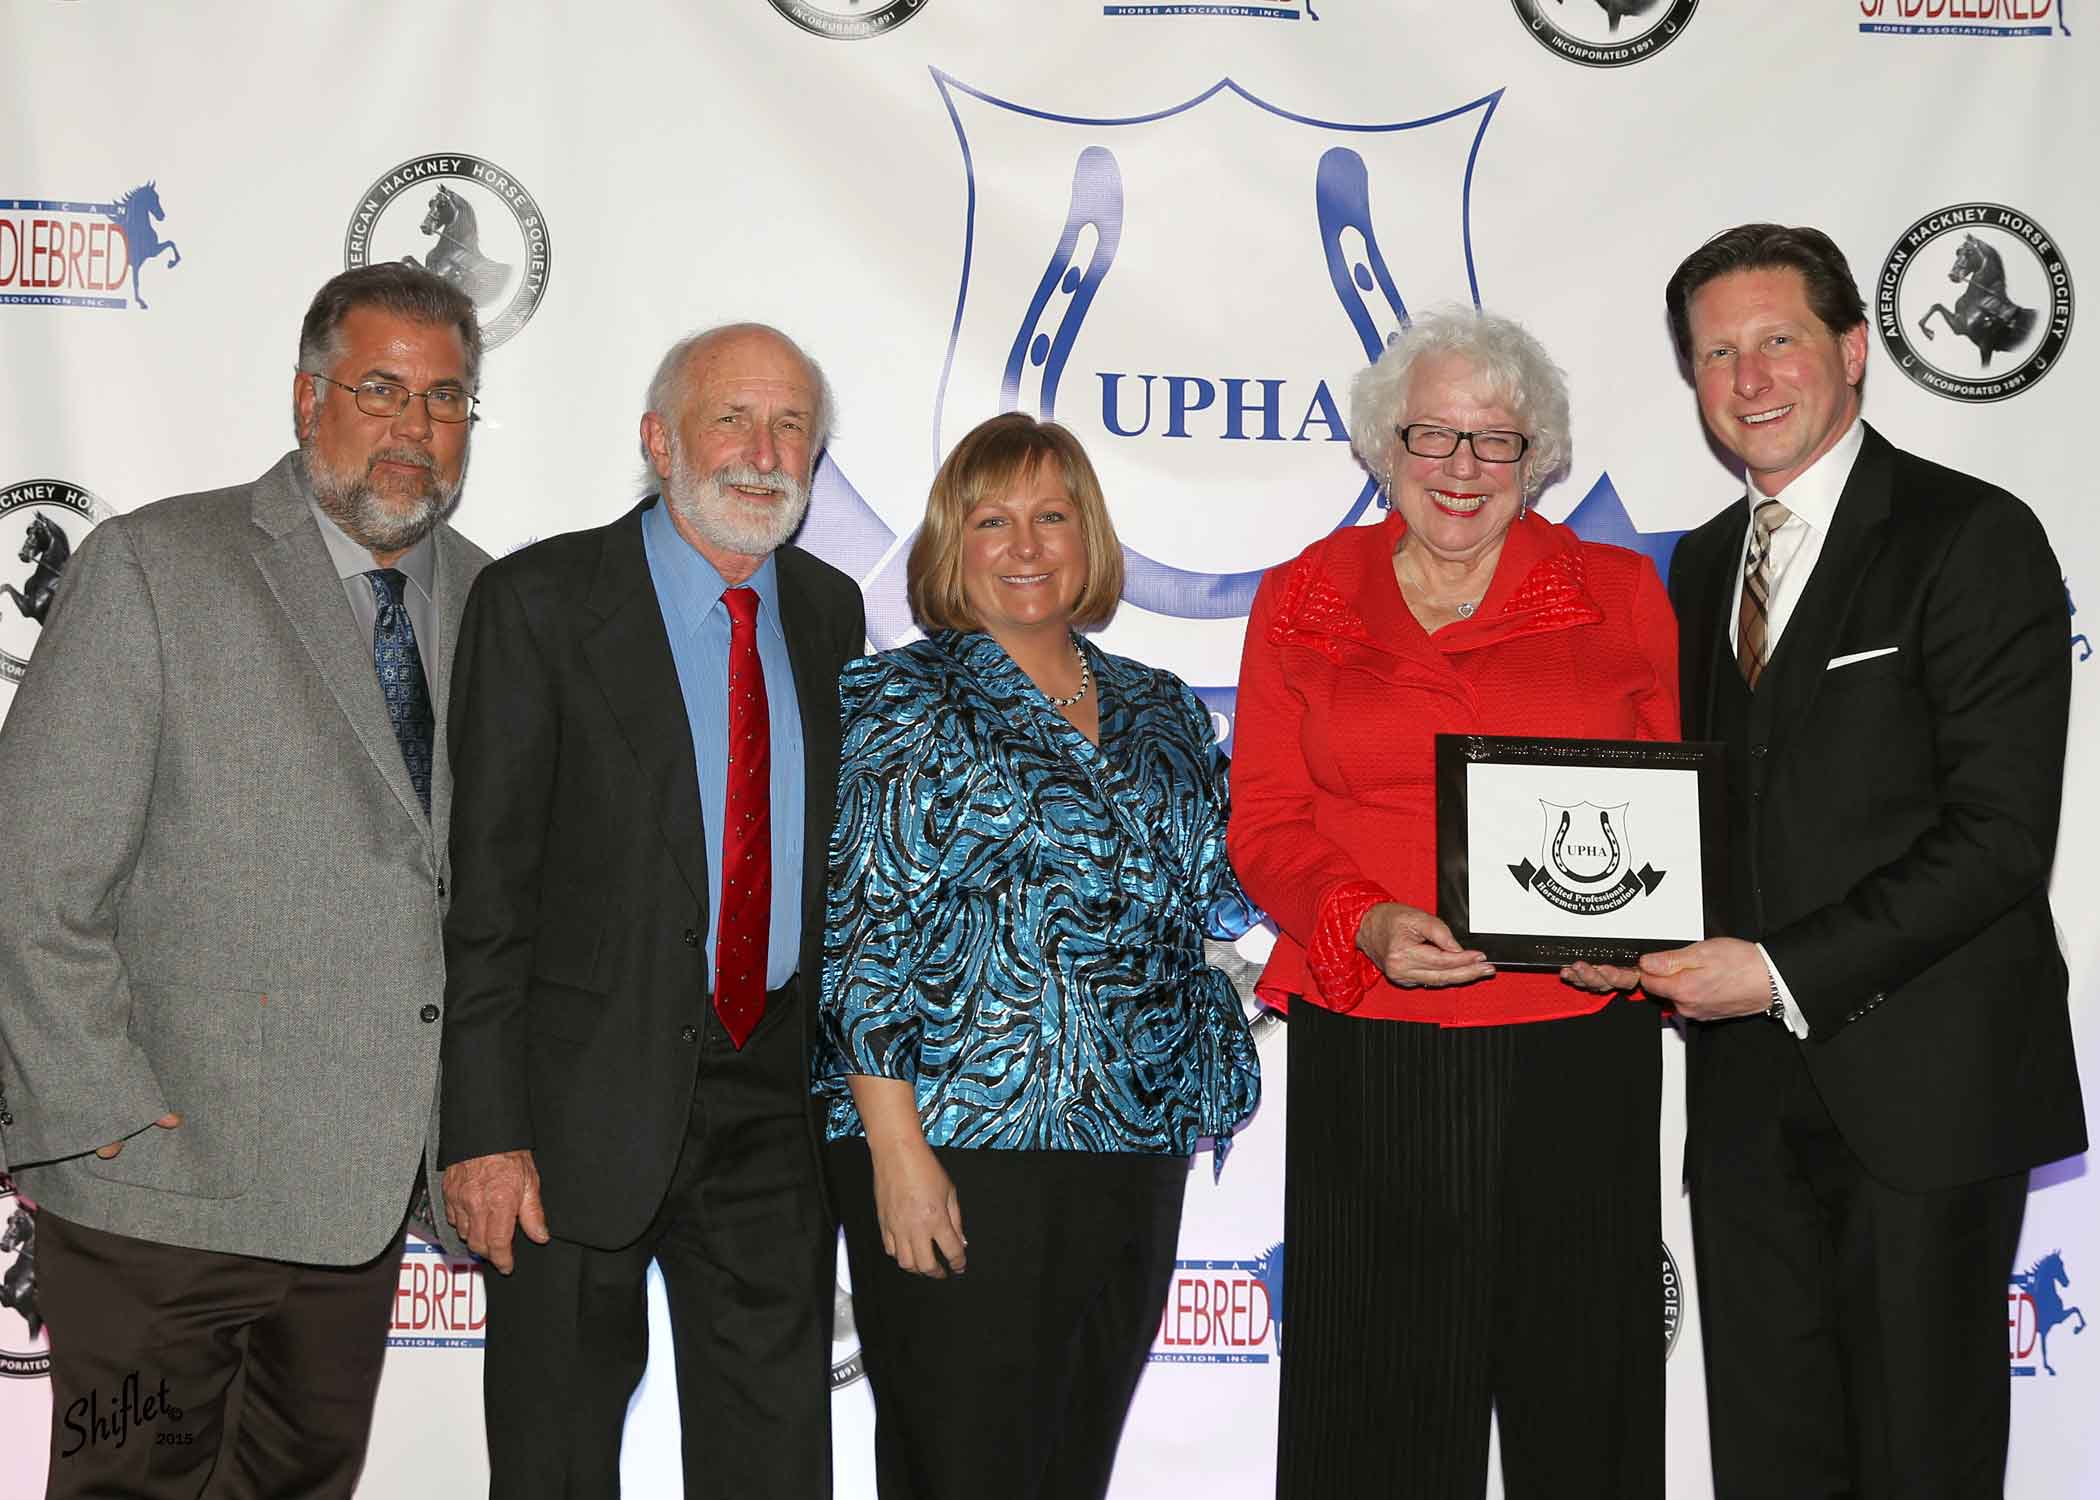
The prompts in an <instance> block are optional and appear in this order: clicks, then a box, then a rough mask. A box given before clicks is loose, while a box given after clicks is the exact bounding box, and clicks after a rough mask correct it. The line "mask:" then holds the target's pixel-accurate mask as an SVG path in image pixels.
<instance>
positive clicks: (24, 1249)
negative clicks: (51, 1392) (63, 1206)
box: [0, 1172, 51, 1380]
mask: <svg viewBox="0 0 2100 1500" xmlns="http://www.w3.org/2000/svg"><path fill="white" fill-rule="evenodd" d="M50 1373H51V1343H50V1340H49V1339H47V1338H46V1337H45V1336H44V1315H43V1313H42V1312H41V1311H40V1310H39V1309H38V1307H37V1303H36V1213H35V1211H34V1210H32V1209H31V1208H30V1207H29V1205H28V1204H26V1203H24V1202H23V1201H22V1196H21V1194H19V1193H17V1192H16V1191H15V1185H14V1182H13V1180H12V1179H11V1178H9V1177H8V1175H7V1174H6V1173H4V1172H0V1376H8V1377H12V1378H14V1379H17V1380H41V1379H43V1378H44V1377H45V1376H47V1375H49V1374H50Z"/></svg>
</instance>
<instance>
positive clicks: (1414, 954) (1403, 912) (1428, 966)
mask: <svg viewBox="0 0 2100 1500" xmlns="http://www.w3.org/2000/svg"><path fill="white" fill-rule="evenodd" d="M1356 946H1357V947H1358V948H1360V949H1362V950H1363V954H1364V956H1365V957H1366V958H1368V959H1370V960H1371V962H1372V963H1374V964H1376V965H1378V970H1379V972H1380V973H1382V974H1383V975H1385V977H1386V978H1388V979H1390V980H1392V982H1393V983H1395V984H1397V985H1399V986H1401V987H1402V988H1403V989H1413V988H1415V987H1416V986H1417V985H1428V986H1432V987H1434V986H1438V985H1446V984H1471V983H1472V982H1473V981H1474V980H1476V979H1487V978H1491V977H1492V976H1493V975H1494V972H1495V966H1494V965H1493V964H1491V963H1489V962H1488V961H1487V955H1486V954H1485V953H1478V952H1475V951H1474V950H1472V949H1470V948H1461V947H1459V946H1458V939H1457V938H1455V937H1453V936H1452V935H1451V929H1450V928H1449V927H1446V926H1445V925H1444V924H1443V923H1442V922H1440V921H1438V920H1437V919H1436V918H1435V917H1433V916H1431V915H1430V914H1429V913H1428V912H1426V911H1422V910H1420V909H1418V908H1416V907H1412V906H1406V905H1403V904H1402V903H1400V902H1398V901H1381V902H1380V903H1379V904H1378V905H1376V906H1374V907H1372V908H1371V909H1370V910H1369V911H1367V912H1365V913H1364V919H1363V922H1362V924H1361V925H1360V926H1359V927H1358V928H1357V929H1356Z"/></svg>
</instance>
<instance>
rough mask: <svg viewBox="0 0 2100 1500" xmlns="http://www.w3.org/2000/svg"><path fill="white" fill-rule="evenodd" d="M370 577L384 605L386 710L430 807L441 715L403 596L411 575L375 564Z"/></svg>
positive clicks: (378, 657) (380, 657)
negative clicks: (435, 709) (433, 701)
mask: <svg viewBox="0 0 2100 1500" xmlns="http://www.w3.org/2000/svg"><path fill="white" fill-rule="evenodd" d="M365 581H366V582H367V583H369V584H371V585H372V599H373V602H374V603H376V604H377V605H378V606H379V616H378V618H377V619H375V620H374V621H373V622H372V667H373V669H374V670H375V671H377V672H378V673H379V691H380V692H381V693H383V694H384V695H385V696H386V716H387V717H388V718H389V719H391V720H393V723H394V738H395V739H397V740H399V741H400V742H401V759H402V761H403V762H404V763H405V764H406V765H407V767H408V779H409V780H410V781H411V782H413V783H414V784H415V788H416V795H417V796H418V797H420V798H422V799H423V811H424V812H426V813H427V812H429V811H430V758H431V747H432V745H433V744H434V743H435V737H436V730H437V716H436V715H435V714H434V713H433V712H432V711H431V707H430V686H429V684H428V683H426V682H425V681H424V680H423V653H422V652H421V651H419V650H417V649H416V627H415V625H414V623H413V622H412V621H411V620H410V619H409V618H408V606H407V604H405V603H403V602H402V597H403V596H402V591H403V590H404V589H405V588H406V587H407V586H408V578H407V575H406V574H404V573H403V572H402V571H401V570H400V569H399V568H374V569H372V571H371V572H369V573H367V574H365Z"/></svg>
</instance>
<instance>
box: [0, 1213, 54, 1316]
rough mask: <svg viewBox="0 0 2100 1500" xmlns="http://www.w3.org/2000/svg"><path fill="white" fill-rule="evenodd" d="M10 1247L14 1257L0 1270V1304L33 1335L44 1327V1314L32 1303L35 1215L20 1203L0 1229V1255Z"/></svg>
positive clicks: (34, 1273) (34, 1267)
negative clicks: (12, 1311) (12, 1310)
mask: <svg viewBox="0 0 2100 1500" xmlns="http://www.w3.org/2000/svg"><path fill="white" fill-rule="evenodd" d="M10 1250H12V1251H13V1252H14V1253H15V1258H14V1259H13V1260H12V1261H9V1262H8V1265H7V1269H6V1270H5V1271H4V1272H0V1307H11V1308H13V1309H14V1310H15V1312H16V1313H18V1314H19V1315H20V1316H21V1319H22V1321H23V1322H24V1323H27V1324H28V1325H29V1336H30V1337H31V1338H35V1337H36V1336H37V1335H38V1334H40V1333H42V1332H43V1331H44V1315H43V1314H42V1313H41V1312H39V1311H37V1305H36V1219H35V1218H34V1217H33V1216H32V1215H31V1214H30V1212H29V1210H28V1209H26V1208H23V1207H22V1206H21V1205H20V1204H16V1205H15V1211H14V1212H13V1213H12V1214H11V1215H9V1216H8V1220H7V1228H6V1229H4V1230H0V1255H5V1254H7V1252H8V1251H10Z"/></svg>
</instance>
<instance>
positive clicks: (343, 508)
mask: <svg viewBox="0 0 2100 1500" xmlns="http://www.w3.org/2000/svg"><path fill="white" fill-rule="evenodd" d="M299 456H300V457H301V459H303V460H304V461H305V464H306V482H307V483H308V484H309V485H311V486H312V488H313V492H314V503H315V504H317V505H319V506H320V507H321V514H322V515H324V516H326V517H328V519H329V520H331V521H333V522H335V524H336V525H337V527H339V528H340V529H341V531H342V533H343V535H344V536H347V537H348V538H350V540H351V541H353V542H355V543H357V545H358V546H360V547H362V548H364V549H365V550H366V551H367V552H373V553H385V552H406V551H407V550H408V549H409V548H411V547H413V546H415V544H416V543H418V542H420V541H422V540H423V538H424V537H426V536H429V535H430V533H431V532H433V531H435V530H437V528H438V526H439V524H440V523H441V522H443V521H445V520H446V519H448V518H449V517H450V516H451V514H452V513H453V512H454V511H455V510H457V509H459V497H460V492H461V490H462V489H463V488H464V487H465V485H466V479H467V458H466V455H465V454H461V455H460V463H459V477H458V478H457V479H455V480H453V481H452V483H451V484H449V485H448V484H445V483H443V482H442V481H440V480H439V479H438V477H437V471H436V470H435V469H428V470H426V471H425V473H426V474H427V476H428V478H427V481H426V482H425V484H424V487H423V493H422V494H421V495H420V496H418V497H417V499H416V501H415V503H414V505H413V506H411V507H410V509H408V510H407V511H405V512H404V511H402V510H400V509H399V508H398V507H397V506H396V505H395V504H394V503H392V502H389V501H388V500H386V499H383V498H382V497H381V496H380V494H379V493H378V491H376V490H375V489H373V488H372V482H371V472H372V467H371V466H372V464H373V463H375V462H377V461H378V460H380V459H383V458H384V459H396V460H406V461H408V462H411V463H415V462H421V455H419V454H418V453H416V452H415V450H413V449H401V448H382V449H380V450H379V451H378V452H376V453H374V454H373V455H372V456H371V458H370V459H368V460H366V463H365V467H364V469H363V470H362V471H358V472H351V471H345V470H339V469H331V468H329V467H328V465H327V464H326V462H325V461H324V460H323V459H322V458H321V456H320V454H318V453H316V452H315V451H314V446H313V444H312V442H311V441H301V442H300V444H299Z"/></svg>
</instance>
